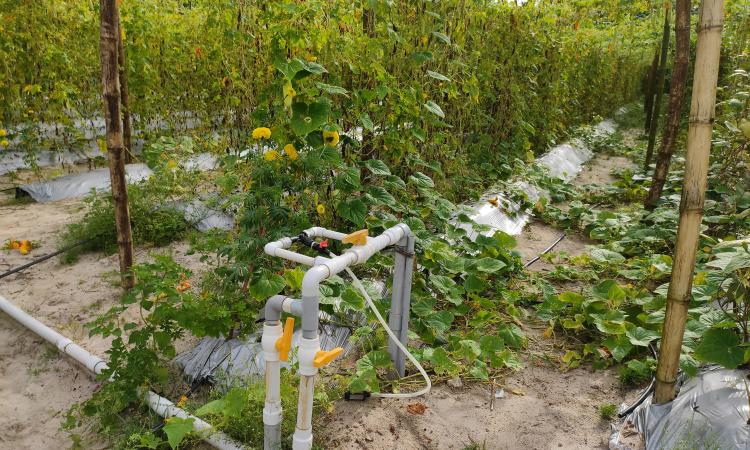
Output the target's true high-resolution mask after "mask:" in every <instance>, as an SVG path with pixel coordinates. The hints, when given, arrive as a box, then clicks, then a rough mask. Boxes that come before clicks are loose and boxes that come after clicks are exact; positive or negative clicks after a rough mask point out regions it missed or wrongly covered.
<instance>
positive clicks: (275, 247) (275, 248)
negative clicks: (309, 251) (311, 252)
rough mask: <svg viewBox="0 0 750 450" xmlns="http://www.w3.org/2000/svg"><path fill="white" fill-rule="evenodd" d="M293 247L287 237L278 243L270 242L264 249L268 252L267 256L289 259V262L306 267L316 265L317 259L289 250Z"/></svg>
mask: <svg viewBox="0 0 750 450" xmlns="http://www.w3.org/2000/svg"><path fill="white" fill-rule="evenodd" d="M291 246H292V240H291V239H289V238H288V237H285V238H281V239H279V240H278V241H273V242H269V243H268V244H266V245H265V246H264V247H263V251H264V252H266V254H267V255H270V256H276V257H278V258H283V259H287V260H289V261H293V262H296V263H299V264H304V265H306V266H313V265H315V258H313V257H311V256H307V255H302V254H300V253H297V252H293V251H290V250H287V249H288V248H289V247H291Z"/></svg>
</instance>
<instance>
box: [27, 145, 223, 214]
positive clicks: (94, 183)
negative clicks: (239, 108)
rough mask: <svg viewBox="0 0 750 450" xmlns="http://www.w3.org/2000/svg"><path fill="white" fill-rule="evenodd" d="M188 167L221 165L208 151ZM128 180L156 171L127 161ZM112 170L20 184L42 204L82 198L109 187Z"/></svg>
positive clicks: (188, 160)
mask: <svg viewBox="0 0 750 450" xmlns="http://www.w3.org/2000/svg"><path fill="white" fill-rule="evenodd" d="M183 165H184V167H185V168H186V169H188V170H198V171H207V170H214V169H216V167H217V165H218V158H217V157H216V156H214V155H212V154H209V153H200V154H197V155H193V156H191V157H190V158H188V159H187V160H186V161H185V162H184V163H183ZM125 173H126V177H127V180H128V183H138V182H140V181H143V180H145V179H147V178H149V177H150V176H151V175H152V174H153V172H152V171H151V169H149V168H148V167H147V166H146V165H145V164H128V165H126V166H125ZM109 186H110V179H109V169H107V168H103V169H95V170H90V171H88V172H81V173H77V174H72V175H65V176H62V177H58V178H55V179H52V180H50V181H40V182H37V183H30V184H24V185H21V186H19V187H18V189H19V190H20V191H23V192H25V193H26V194H28V195H30V196H31V198H33V199H34V201H36V202H39V203H46V202H54V201H58V200H66V199H69V198H77V197H83V196H85V195H87V194H89V193H90V192H91V190H92V189H94V190H96V191H100V192H101V191H106V190H108V189H109Z"/></svg>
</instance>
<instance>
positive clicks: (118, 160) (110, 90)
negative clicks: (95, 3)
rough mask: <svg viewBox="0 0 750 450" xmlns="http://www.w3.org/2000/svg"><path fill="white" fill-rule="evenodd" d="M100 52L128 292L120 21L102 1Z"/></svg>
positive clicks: (112, 4) (110, 2) (107, 0)
mask: <svg viewBox="0 0 750 450" xmlns="http://www.w3.org/2000/svg"><path fill="white" fill-rule="evenodd" d="M99 8H100V14H101V16H100V20H101V26H100V31H99V52H100V56H101V63H102V91H103V98H104V120H105V124H106V129H107V154H108V155H109V176H110V179H111V184H112V201H113V205H114V210H115V226H116V229H117V245H118V249H119V256H120V276H121V277H122V286H123V288H125V289H130V288H132V287H133V282H134V280H133V276H132V273H131V268H132V267H133V259H134V258H133V236H132V231H131V229H130V211H129V209H128V190H127V189H128V187H127V183H126V180H125V160H124V158H123V147H122V146H123V144H122V121H121V120H122V119H121V115H120V83H119V74H118V64H117V54H118V52H117V42H118V40H119V35H120V31H119V19H118V12H117V3H116V1H115V0H100V1H99Z"/></svg>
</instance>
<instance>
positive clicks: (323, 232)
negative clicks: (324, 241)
mask: <svg viewBox="0 0 750 450" xmlns="http://www.w3.org/2000/svg"><path fill="white" fill-rule="evenodd" d="M305 234H307V235H308V236H310V237H324V238H328V239H333V240H336V241H341V240H343V239H344V238H345V237H346V234H345V233H339V232H338V231H333V230H329V229H328V228H323V227H312V228H308V229H307V230H305Z"/></svg>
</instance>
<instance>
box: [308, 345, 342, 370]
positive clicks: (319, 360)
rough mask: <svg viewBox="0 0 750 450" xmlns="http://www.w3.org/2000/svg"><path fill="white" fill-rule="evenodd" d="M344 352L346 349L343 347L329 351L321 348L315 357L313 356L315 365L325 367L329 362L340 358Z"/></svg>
mask: <svg viewBox="0 0 750 450" xmlns="http://www.w3.org/2000/svg"><path fill="white" fill-rule="evenodd" d="M342 353H344V349H343V348H341V347H336V348H334V349H333V350H328V351H326V350H319V351H318V352H317V353H315V358H313V367H316V368H320V367H323V366H325V365H326V364H328V363H329V362H331V361H333V360H334V359H336V358H338V357H339V355H341V354H342Z"/></svg>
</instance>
